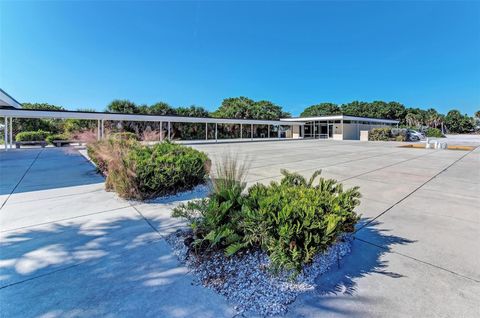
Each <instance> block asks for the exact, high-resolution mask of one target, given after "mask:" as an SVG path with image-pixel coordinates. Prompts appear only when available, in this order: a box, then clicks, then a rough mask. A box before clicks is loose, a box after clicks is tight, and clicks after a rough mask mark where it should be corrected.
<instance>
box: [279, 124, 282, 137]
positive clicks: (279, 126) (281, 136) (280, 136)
mask: <svg viewBox="0 0 480 318" xmlns="http://www.w3.org/2000/svg"><path fill="white" fill-rule="evenodd" d="M281 137H282V136H281V135H280V125H278V139H280V138H281Z"/></svg>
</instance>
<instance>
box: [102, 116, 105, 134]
mask: <svg viewBox="0 0 480 318" xmlns="http://www.w3.org/2000/svg"><path fill="white" fill-rule="evenodd" d="M103 138H105V120H104V119H102V139H103Z"/></svg>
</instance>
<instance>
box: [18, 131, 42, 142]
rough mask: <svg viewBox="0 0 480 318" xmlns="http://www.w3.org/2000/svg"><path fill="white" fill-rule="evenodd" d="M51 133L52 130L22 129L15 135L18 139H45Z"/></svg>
mask: <svg viewBox="0 0 480 318" xmlns="http://www.w3.org/2000/svg"><path fill="white" fill-rule="evenodd" d="M48 135H50V132H48V131H43V130H37V131H22V132H20V133H18V134H17V135H16V136H15V140H16V141H45V140H46V139H47V137H48Z"/></svg>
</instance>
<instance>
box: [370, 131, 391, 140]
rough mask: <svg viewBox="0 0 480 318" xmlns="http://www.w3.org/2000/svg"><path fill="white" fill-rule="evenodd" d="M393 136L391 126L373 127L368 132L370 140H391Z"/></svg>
mask: <svg viewBox="0 0 480 318" xmlns="http://www.w3.org/2000/svg"><path fill="white" fill-rule="evenodd" d="M391 138H392V130H391V129H390V128H373V129H372V130H371V131H370V133H369V134H368V140H372V141H389V140H391Z"/></svg>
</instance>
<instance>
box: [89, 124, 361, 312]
mask: <svg viewBox="0 0 480 318" xmlns="http://www.w3.org/2000/svg"><path fill="white" fill-rule="evenodd" d="M88 155H89V157H90V158H91V160H92V161H93V162H94V163H95V164H96V165H97V167H98V169H99V171H101V172H102V173H103V174H104V175H105V176H106V182H105V184H106V188H107V189H108V190H112V191H115V192H116V193H117V194H118V195H119V196H121V197H123V198H126V199H136V200H145V199H152V198H155V197H159V196H166V195H173V194H178V193H180V192H182V191H186V190H191V189H192V188H194V187H196V186H198V185H201V184H205V183H206V184H207V185H208V187H209V189H210V191H209V194H208V196H207V197H206V198H204V199H197V200H192V201H189V202H187V203H184V204H180V205H179V206H177V207H176V208H175V209H174V210H173V213H172V216H173V217H178V218H183V219H186V220H187V221H188V224H189V228H186V229H181V230H178V231H177V232H175V233H173V234H171V235H169V236H168V237H167V238H166V240H167V242H169V243H170V245H171V246H172V248H173V250H174V253H175V254H176V255H177V256H178V258H179V259H180V261H181V262H183V263H184V264H186V266H187V267H189V268H190V269H191V270H192V273H193V275H194V276H195V278H196V281H197V282H198V283H199V284H202V285H203V286H206V287H209V288H212V289H214V290H215V291H217V292H218V293H220V294H221V295H224V296H225V297H226V298H227V299H229V301H230V302H232V303H233V304H234V305H235V306H236V310H238V311H239V312H252V313H258V314H262V315H273V314H281V313H285V312H286V310H287V305H288V304H289V303H291V302H293V301H294V300H295V298H296V296H297V295H298V294H299V293H301V292H305V291H309V290H312V289H314V287H315V278H316V277H317V276H318V275H320V274H322V273H324V272H326V271H327V270H328V269H329V268H330V267H331V266H332V265H335V264H337V262H338V261H339V259H340V258H341V257H343V256H345V255H346V254H347V253H348V252H349V251H350V243H351V240H352V235H351V233H352V232H353V231H354V228H355V224H356V223H357V221H358V220H359V216H358V215H357V214H356V213H355V212H354V209H355V207H356V206H358V204H359V203H360V201H359V198H360V193H359V191H358V187H354V188H351V189H347V190H345V189H343V186H342V184H340V183H338V182H337V181H335V180H333V179H324V178H321V177H320V173H321V171H320V170H319V171H316V172H315V173H314V174H313V175H312V176H311V177H310V178H309V179H308V180H307V179H306V178H304V177H303V176H302V175H300V174H297V173H290V172H288V171H286V170H282V174H283V178H282V180H281V181H280V182H271V183H270V184H269V185H263V184H260V183H257V184H255V185H253V186H251V187H250V188H248V189H247V188H246V182H245V176H246V173H247V170H248V168H247V166H245V165H240V164H239V163H238V161H237V159H236V157H234V156H224V158H222V160H220V161H219V162H217V165H216V166H215V171H210V170H211V169H210V160H209V158H208V157H207V156H206V155H205V154H204V153H202V152H200V151H198V150H195V149H193V148H190V147H186V146H182V145H178V144H175V143H171V142H168V141H166V142H162V143H159V144H156V145H154V146H151V147H149V146H145V145H142V144H140V143H139V142H138V141H137V140H136V139H135V138H134V136H132V135H130V134H124V133H123V134H113V135H111V136H110V138H108V139H105V140H101V141H96V142H92V143H90V144H88Z"/></svg>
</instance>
